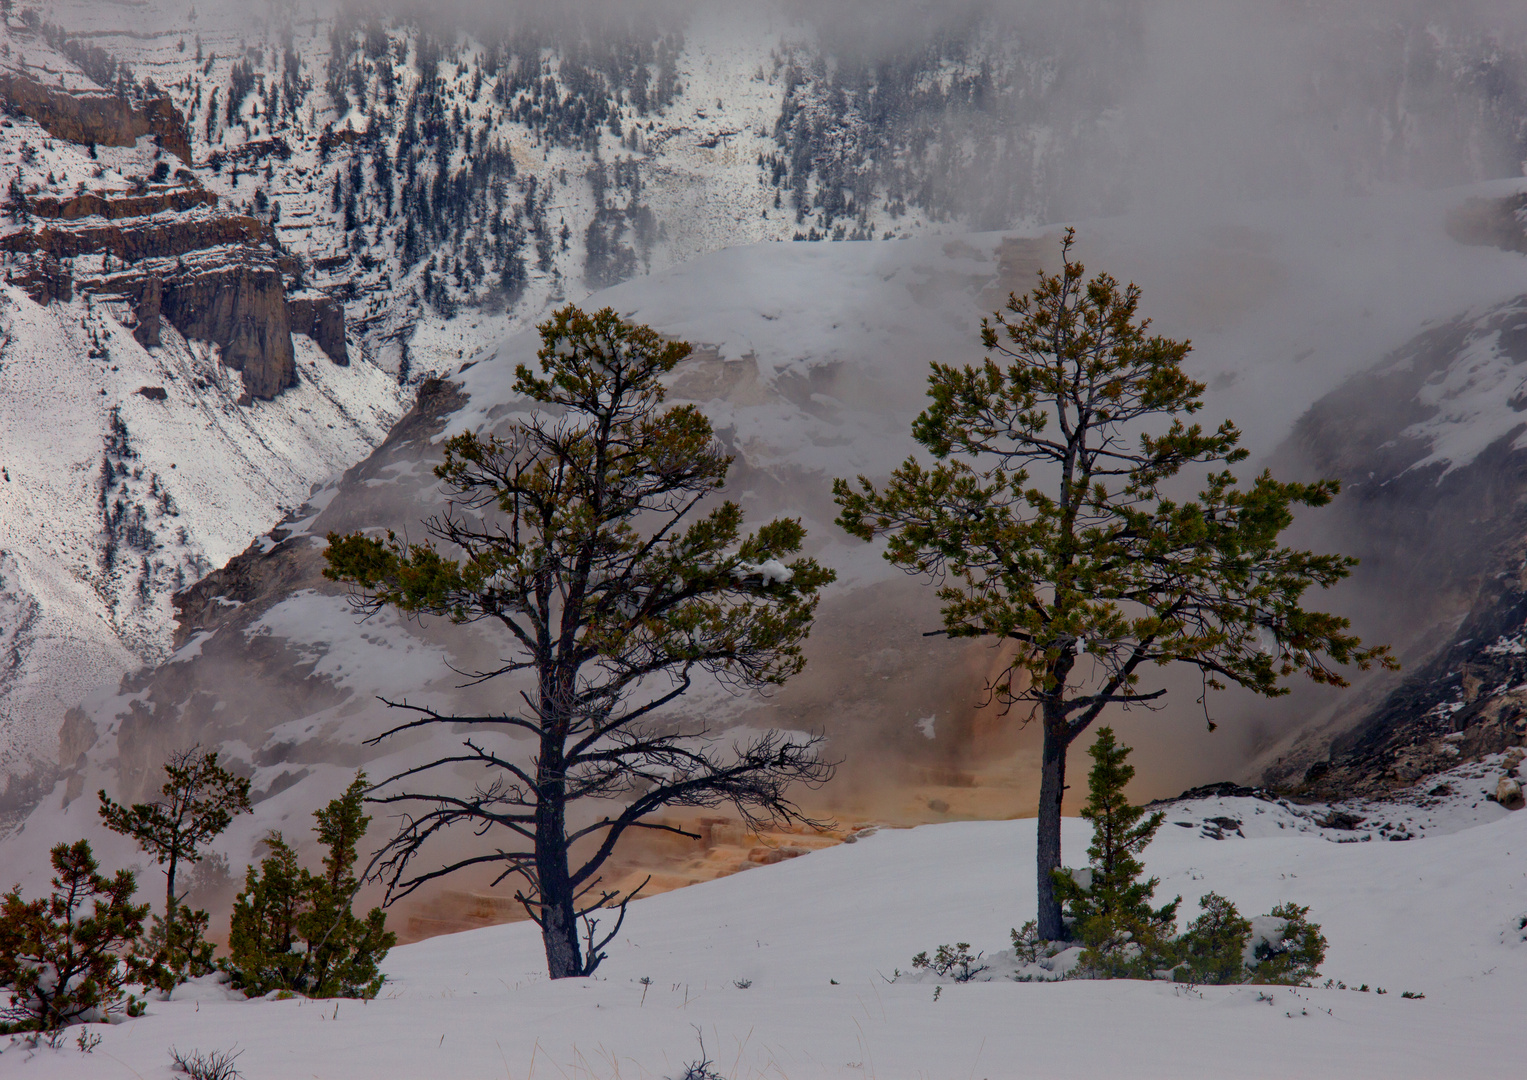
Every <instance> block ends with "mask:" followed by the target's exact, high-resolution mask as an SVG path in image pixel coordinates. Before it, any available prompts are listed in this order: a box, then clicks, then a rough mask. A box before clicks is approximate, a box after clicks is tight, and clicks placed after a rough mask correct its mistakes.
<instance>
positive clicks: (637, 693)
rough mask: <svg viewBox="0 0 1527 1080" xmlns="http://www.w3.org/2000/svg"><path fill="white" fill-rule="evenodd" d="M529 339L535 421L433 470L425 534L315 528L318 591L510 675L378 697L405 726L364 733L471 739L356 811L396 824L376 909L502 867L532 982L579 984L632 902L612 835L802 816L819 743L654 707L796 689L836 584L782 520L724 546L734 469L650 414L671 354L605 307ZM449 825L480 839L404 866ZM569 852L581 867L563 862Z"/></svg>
mask: <svg viewBox="0 0 1527 1080" xmlns="http://www.w3.org/2000/svg"><path fill="white" fill-rule="evenodd" d="M540 329H541V338H542V342H543V345H542V348H541V350H540V352H539V354H538V355H539V357H540V362H541V367H542V371H541V372H540V373H537V372H534V371H532V370H531V369H530V368H529V367H527V366H525V365H521V366H520V367H519V368H518V369H517V372H516V375H517V380H516V383H515V388H516V390H517V391H518V392H519V393H521V394H524V395H526V396H527V397H529V398H531V399H533V400H534V401H535V402H537V403H538V405H539V406H540V411H537V412H535V413H533V414H532V415H531V416H530V417H529V418H528V419H525V420H522V421H519V422H517V423H516V424H515V425H514V427H513V430H512V431H511V432H509V433H508V434H507V435H506V436H504V437H502V438H500V437H498V436H491V437H482V436H479V435H475V434H470V433H469V434H465V435H461V436H457V437H456V438H453V439H451V440H449V442H448V443H447V445H446V456H445V461H444V462H443V463H442V464H441V465H440V466H439V467H438V468H437V469H436V474H437V475H438V476H439V477H440V478H441V480H442V481H444V484H445V487H446V489H447V491H448V492H449V493H450V497H449V500H448V504H447V509H446V510H445V511H444V512H443V513H442V514H440V515H438V516H436V517H433V518H430V519H429V520H428V521H426V522H425V523H424V524H425V528H426V529H427V530H428V532H429V534H430V536H431V538H432V541H431V542H428V543H422V544H421V543H414V544H409V543H405V542H403V541H401V540H399V539H398V538H397V537H396V536H395V535H393V534H391V533H389V534H388V537H387V539H386V540H381V539H378V538H374V537H367V536H364V535H362V534H359V533H357V534H352V535H349V536H338V535H331V536H330V537H329V549H328V552H327V558H328V562H329V566H328V569H326V570H325V574H326V575H327V576H329V577H330V578H331V579H333V580H336V581H343V582H347V583H350V584H351V585H353V586H355V588H356V592H355V593H354V594H353V597H354V599H355V601H356V603H357V604H358V605H359V606H360V607H361V609H362V610H364V611H367V612H374V611H376V610H379V609H380V608H383V607H386V606H392V607H396V608H398V609H399V610H401V611H403V612H406V613H409V614H415V615H418V614H433V615H441V616H445V617H448V618H449V619H451V620H452V621H454V622H457V623H473V622H477V621H480V620H491V621H493V622H496V623H498V624H499V625H500V626H502V627H503V628H504V629H505V630H507V631H508V634H509V636H510V638H511V639H512V641H513V643H514V649H513V650H512V655H510V656H509V657H507V658H505V659H504V660H503V661H502V662H501V663H500V665H499V666H497V667H494V668H492V669H490V670H486V671H474V672H469V673H467V674H468V675H469V677H470V678H471V680H472V681H473V682H474V683H478V682H482V681H485V680H490V679H494V678H498V677H501V676H513V675H517V674H518V675H521V676H522V677H528V679H527V681H531V682H533V688H532V689H528V690H522V691H521V692H520V694H519V699H520V700H519V704H518V706H517V707H516V708H514V709H509V710H506V711H504V712H502V713H500V714H496V715H482V716H458V715H451V714H445V713H441V712H438V711H436V710H434V709H430V708H425V707H422V706H418V705H410V704H408V703H406V702H390V701H389V702H388V704H389V705H391V706H393V707H395V708H399V709H402V710H406V711H408V712H410V713H412V714H413V718H412V719H410V720H408V721H406V722H404V723H402V724H400V725H398V726H397V727H395V728H393V729H391V730H390V731H388V732H386V733H384V734H383V735H381V736H379V737H378V739H379V740H380V739H387V738H390V737H392V736H394V735H396V734H398V733H400V732H404V731H412V730H417V729H419V728H426V727H432V726H434V725H440V724H445V725H451V726H454V725H466V726H468V727H469V728H471V729H472V731H473V734H472V735H471V736H470V737H468V738H467V739H466V740H465V741H464V743H463V744H462V749H461V750H460V751H458V752H455V753H451V754H448V755H445V756H441V757H437V758H434V759H432V760H430V761H427V762H424V763H423V764H420V765H418V766H415V767H413V768H410V769H407V770H405V771H403V772H400V773H398V774H397V775H395V776H392V777H390V778H388V779H387V780H384V781H382V782H381V783H380V784H378V785H377V786H376V789H374V790H375V792H376V793H375V794H374V795H373V797H372V799H373V801H374V802H377V803H381V804H383V805H387V806H390V807H393V808H395V809H397V810H399V811H401V819H400V820H401V825H400V828H399V830H398V833H397V835H396V836H395V837H394V838H393V840H392V841H391V843H390V844H389V845H388V847H387V848H386V849H384V851H383V852H382V853H380V862H379V863H378V865H379V867H380V873H382V875H383V876H384V878H385V879H386V881H387V884H388V899H389V902H390V901H391V900H394V899H397V898H399V897H401V896H406V895H408V894H409V893H410V892H412V891H414V890H415V889H417V888H418V887H419V886H421V885H423V884H424V883H425V882H427V881H431V880H434V879H436V878H440V877H442V876H444V875H447V874H451V873H454V872H456V871H458V870H462V869H464V868H467V867H472V866H480V865H498V866H501V867H502V871H501V873H500V874H499V875H498V877H497V878H496V879H495V884H496V883H498V882H500V881H503V880H504V879H506V878H508V877H510V876H518V877H519V878H520V880H521V882H522V883H523V884H522V888H521V889H520V890H519V891H518V892H517V893H516V897H517V899H519V900H520V902H521V903H523V904H524V905H525V908H526V910H527V912H528V913H529V914H530V916H531V917H532V918H533V919H534V920H535V921H536V923H537V924H538V925H539V926H540V927H541V933H542V938H543V940H544V943H545V947H546V961H547V967H548V970H549V972H550V974H551V976H552V978H564V977H567V976H577V975H588V974H590V973H592V972H593V971H594V969H595V968H596V967H597V966H598V965H599V962H600V960H602V959H603V956H604V954H603V952H602V948H603V946H604V945H605V944H607V943H608V942H609V940H610V939H611V938H612V937H613V936H614V934H615V933H616V932H617V931H618V930H619V928H620V924H621V921H623V920H624V917H625V911H626V905H627V904H628V903H629V902H630V900H631V899H632V898H633V897H634V895H635V893H636V892H637V891H640V890H639V889H638V890H634V891H632V892H630V893H626V894H624V895H622V894H620V893H618V892H617V891H616V890H614V889H611V888H609V887H608V886H607V885H606V884H605V883H604V879H603V878H602V876H601V869H602V868H603V867H604V866H605V865H606V863H607V862H608V860H609V859H610V856H611V855H612V854H613V852H614V850H615V847H616V845H617V843H618V842H619V841H620V839H621V837H622V836H623V835H625V834H626V833H627V832H628V831H630V830H632V829H638V830H642V829H646V830H658V831H667V832H678V833H681V834H683V835H692V834H689V833H684V832H683V830H681V829H679V828H676V827H674V826H672V825H669V824H665V823H662V822H658V821H654V820H652V815H653V813H654V812H655V811H657V810H659V809H661V808H663V807H669V806H716V805H721V804H730V805H731V806H733V807H734V808H735V809H736V811H737V813H739V814H740V815H741V816H742V817H743V818H744V820H746V821H748V822H750V823H758V822H760V821H762V820H773V821H791V820H795V821H806V820H807V819H806V818H805V817H804V816H803V814H802V812H801V810H800V809H799V807H798V806H797V805H796V804H795V803H794V802H793V801H792V800H791V798H790V789H791V786H792V785H793V784H796V783H806V784H818V783H821V782H823V781H825V780H826V779H828V777H829V776H830V775H831V772H832V766H831V765H830V764H829V763H828V762H826V761H825V760H824V759H823V757H822V756H821V743H822V740H821V737H820V736H808V735H802V734H799V733H787V732H780V731H765V732H763V733H754V734H752V735H749V736H747V737H742V738H738V739H736V740H732V741H727V742H723V740H721V739H719V738H718V737H717V734H716V733H715V732H713V731H712V730H709V729H707V728H702V729H701V730H682V729H681V727H680V726H679V725H678V724H676V723H674V722H672V721H669V720H665V719H663V709H664V707H665V706H667V705H669V704H670V703H672V702H674V701H675V700H676V699H677V698H679V697H680V696H681V695H682V694H684V693H685V692H686V691H688V690H689V689H690V688H691V686H693V685H694V681H695V679H696V678H700V677H704V676H705V675H706V674H707V673H708V674H710V675H712V676H715V677H717V678H720V679H721V680H722V681H723V682H725V683H727V684H729V685H730V686H731V687H733V688H734V689H737V690H750V689H758V688H763V687H767V686H769V685H773V684H779V683H782V682H784V681H785V680H786V679H787V678H789V677H790V676H791V675H793V674H795V673H796V672H798V671H799V670H800V669H801V667H802V666H803V664H804V662H805V661H804V657H803V656H802V654H801V642H802V641H803V640H804V639H805V637H806V635H807V633H808V632H809V630H810V627H811V621H812V618H813V615H814V613H815V609H816V604H817V594H818V591H819V590H820V589H821V588H822V586H824V585H826V584H828V583H829V582H831V581H832V580H833V578H834V574H833V572H832V571H831V570H828V569H825V568H823V567H821V566H819V565H818V564H817V563H816V561H815V560H813V559H809V558H801V557H799V556H798V552H799V551H800V547H801V542H802V539H803V538H804V536H805V531H804V530H803V529H802V527H801V525H800V523H799V522H798V521H794V520H790V519H780V520H776V521H772V522H770V523H769V524H767V525H765V526H763V527H762V528H760V529H759V530H758V531H757V532H755V533H753V534H751V535H748V536H746V537H742V536H741V526H742V512H741V510H740V509H739V508H738V507H737V506H736V504H734V503H732V502H729V501H722V502H720V503H719V504H716V503H714V496H715V495H716V493H717V492H719V491H720V490H721V488H722V486H723V484H724V482H725V479H726V473H727V469H728V467H729V466H730V464H731V459H730V458H729V457H727V456H726V455H725V454H723V453H722V451H721V449H720V448H719V446H718V445H717V443H716V441H715V439H714V438H713V436H712V433H711V427H710V423H709V422H708V421H707V420H706V419H705V417H704V416H703V415H701V413H700V412H699V411H698V410H697V409H696V408H694V407H693V406H690V405H681V406H676V407H672V408H664V407H663V388H662V386H661V384H660V382H659V380H660V378H661V377H662V376H663V375H664V374H666V373H667V372H669V371H670V370H672V368H673V366H674V365H675V364H676V363H678V362H679V361H680V360H681V359H683V358H684V357H685V356H687V355H688V354H689V346H688V345H685V344H682V343H676V342H666V341H664V340H663V339H662V338H660V337H659V336H658V335H657V334H656V333H654V332H653V331H652V330H651V329H649V328H647V327H644V326H635V325H632V324H631V323H628V322H625V321H623V320H622V319H621V318H620V317H619V316H618V315H616V314H615V312H613V311H611V310H610V309H608V308H606V309H605V310H603V311H600V312H598V313H596V314H594V315H586V314H584V313H583V312H581V311H579V310H578V309H577V308H575V307H571V306H569V307H567V308H564V309H563V310H561V311H558V312H557V313H556V314H555V315H554V316H553V317H552V318H551V319H550V320H549V321H548V322H546V323H545V324H543V325H542V326H541V328H540ZM707 500H711V501H712V505H710V506H709V508H706V507H703V506H702V504H704V503H706V502H707ZM437 545H438V546H437ZM792 556H794V558H792ZM787 558H789V559H791V561H790V562H788V563H786V562H784V561H782V560H784V559H787ZM488 732H497V733H501V734H507V735H518V736H528V737H529V740H530V741H531V742H532V743H533V745H534V748H535V750H534V754H533V757H532V758H531V760H529V761H528V762H522V761H520V760H516V757H515V755H514V753H513V752H512V749H510V748H508V747H507V744H506V743H505V742H503V741H502V740H500V741H497V742H493V743H492V744H491V745H490V740H489V739H487V738H484V737H483V734H479V733H488ZM462 766H479V767H481V768H482V769H484V770H485V771H486V772H487V774H488V778H487V779H486V780H484V781H483V782H481V783H479V784H478V785H477V786H476V788H475V790H474V791H473V792H472V793H471V794H470V795H458V794H451V793H450V792H449V791H447V790H442V784H441V781H440V780H439V779H437V778H440V777H441V774H442V771H443V770H452V769H457V768H459V767H462ZM430 784H434V785H435V787H434V790H433V791H428V790H425V789H426V788H428V787H429V785H430ZM589 800H593V801H594V804H595V807H596V809H595V810H594V812H593V814H592V815H591V820H589V821H587V823H581V824H580V823H570V822H569V808H570V807H573V806H574V805H575V804H579V803H584V802H586V801H589ZM457 826H460V827H467V828H471V829H474V830H476V831H477V832H478V833H479V834H482V835H484V836H487V835H492V836H494V837H495V838H496V839H497V842H496V843H492V844H490V845H489V846H488V849H487V850H484V851H481V852H479V853H477V854H472V855H468V856H466V857H462V858H456V859H452V860H449V861H444V862H440V861H430V860H428V859H425V865H424V866H423V867H422V868H421V866H419V865H416V863H417V861H418V860H419V859H420V858H421V856H423V854H424V853H425V851H426V849H427V848H429V847H430V846H431V844H432V842H434V841H436V840H437V839H439V838H440V837H441V836H442V835H443V834H444V833H446V832H447V831H448V830H450V829H451V828H453V827H457ZM580 842H581V844H580ZM574 845H580V848H579V850H580V851H581V852H586V855H585V856H581V857H580V861H579V862H578V863H577V864H576V865H574V862H573V860H572V859H571V857H570V851H571V849H572V848H573V846H574ZM607 907H614V908H615V909H616V911H617V915H616V923H615V927H614V929H612V930H610V931H609V932H608V933H606V934H604V935H603V936H602V937H600V936H599V935H598V930H597V927H598V922H597V920H596V919H595V918H594V917H593V913H594V912H595V911H596V910H597V909H600V908H607ZM580 926H581V931H580Z"/></svg>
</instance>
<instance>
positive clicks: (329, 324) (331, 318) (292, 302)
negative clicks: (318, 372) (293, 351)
mask: <svg viewBox="0 0 1527 1080" xmlns="http://www.w3.org/2000/svg"><path fill="white" fill-rule="evenodd" d="M286 310H287V312H288V314H289V315H290V317H291V322H292V333H294V334H306V335H307V336H308V337H310V338H312V339H313V341H314V342H315V343H316V344H317V345H318V347H319V348H320V349H322V350H323V351H324V353H325V354H327V355H328V357H329V359H330V360H333V361H334V362H335V363H336V364H339V365H340V366H341V367H344V366H347V365H348V364H349V363H350V351H349V349H348V348H347V347H346V345H345V309H344V308H343V307H342V306H341V305H340V303H339V301H338V300H335V299H334V298H333V297H332V296H325V295H324V294H323V293H319V292H306V293H303V294H301V295H299V296H293V297H292V298H291V299H289V300H288V301H287V302H286Z"/></svg>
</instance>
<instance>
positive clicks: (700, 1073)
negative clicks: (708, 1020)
mask: <svg viewBox="0 0 1527 1080" xmlns="http://www.w3.org/2000/svg"><path fill="white" fill-rule="evenodd" d="M695 1033H696V1035H698V1036H699V1039H700V1056H699V1058H697V1059H696V1060H694V1061H691V1062H690V1063H689V1064H688V1065H686V1066H684V1071H683V1072H681V1073H679V1075H678V1076H675V1077H673V1078H672V1080H726V1077H724V1076H722V1075H721V1074H720V1073H718V1072H717V1071H716V1063H715V1062H714V1061H712V1060H711V1059H710V1057H709V1056H708V1055H707V1054H706V1053H705V1036H704V1035H701V1034H700V1033H699V1029H698V1028H697V1029H696V1030H695Z"/></svg>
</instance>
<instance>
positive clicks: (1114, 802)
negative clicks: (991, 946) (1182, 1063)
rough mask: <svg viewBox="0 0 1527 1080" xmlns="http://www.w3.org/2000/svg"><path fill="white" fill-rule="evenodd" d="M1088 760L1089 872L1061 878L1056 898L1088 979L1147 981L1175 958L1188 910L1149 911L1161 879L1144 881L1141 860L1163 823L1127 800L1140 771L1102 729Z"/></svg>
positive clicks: (1162, 817)
mask: <svg viewBox="0 0 1527 1080" xmlns="http://www.w3.org/2000/svg"><path fill="white" fill-rule="evenodd" d="M1088 753H1089V754H1090V755H1091V757H1092V760H1093V766H1092V771H1091V772H1090V773H1089V774H1088V777H1087V793H1088V798H1087V805H1086V806H1084V807H1083V808H1082V817H1084V818H1086V819H1087V820H1088V821H1091V822H1092V830H1093V831H1092V844H1091V845H1090V846H1089V847H1088V848H1087V855H1088V857H1089V858H1090V859H1091V866H1090V867H1089V869H1088V871H1085V872H1080V873H1079V872H1076V871H1066V870H1057V871H1056V872H1055V892H1056V895H1057V896H1058V897H1060V900H1061V903H1062V905H1063V910H1064V911H1065V913H1066V915H1067V917H1068V920H1069V929H1070V931H1071V934H1072V936H1073V937H1074V938H1075V939H1076V940H1078V941H1080V942H1081V943H1082V944H1083V945H1085V946H1086V947H1087V948H1086V951H1085V952H1084V953H1083V954H1082V959H1081V962H1080V965H1079V968H1080V970H1081V971H1082V972H1084V973H1086V974H1091V975H1093V976H1095V977H1099V978H1128V977H1131V976H1144V977H1147V978H1148V977H1149V976H1150V973H1151V970H1152V969H1153V968H1155V967H1157V966H1159V961H1160V959H1161V958H1162V957H1163V956H1164V955H1166V954H1168V953H1169V952H1170V945H1169V942H1170V939H1171V937H1172V935H1173V931H1174V930H1175V929H1176V919H1177V905H1178V904H1180V903H1181V902H1182V897H1180V896H1179V897H1177V898H1176V899H1175V900H1173V901H1172V902H1171V903H1169V904H1166V905H1164V906H1163V907H1159V908H1153V907H1151V903H1150V902H1151V900H1152V899H1153V898H1154V896H1155V892H1156V886H1157V885H1158V884H1160V879H1159V878H1154V877H1152V878H1143V875H1144V873H1145V867H1144V865H1143V864H1142V863H1141V862H1140V859H1139V855H1140V853H1141V852H1142V851H1144V850H1145V848H1146V846H1147V845H1148V844H1149V843H1150V842H1151V840H1152V839H1154V838H1155V835H1156V830H1158V829H1159V828H1161V823H1162V821H1164V820H1165V815H1164V814H1162V813H1161V812H1159V811H1158V812H1156V813H1154V814H1151V815H1150V816H1149V817H1146V815H1145V810H1144V809H1143V808H1141V807H1138V806H1131V805H1130V803H1129V800H1128V799H1127V798H1126V797H1125V795H1124V788H1125V787H1126V785H1128V784H1129V782H1130V780H1132V779H1133V778H1134V775H1135V767H1134V766H1133V765H1128V764H1126V763H1125V759H1126V758H1127V757H1128V756H1129V753H1130V748H1129V747H1127V746H1120V745H1119V744H1118V743H1117V742H1116V741H1115V739H1114V733H1113V729H1112V728H1110V727H1104V728H1101V729H1099V731H1098V736H1097V739H1096V741H1095V742H1094V743H1093V744H1092V748H1091V749H1090V750H1089V751H1088ZM1142 818H1144V820H1141V819H1142ZM1036 936H1037V934H1036ZM1014 945H1015V947H1016V946H1017V939H1016V938H1015V940H1014Z"/></svg>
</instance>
